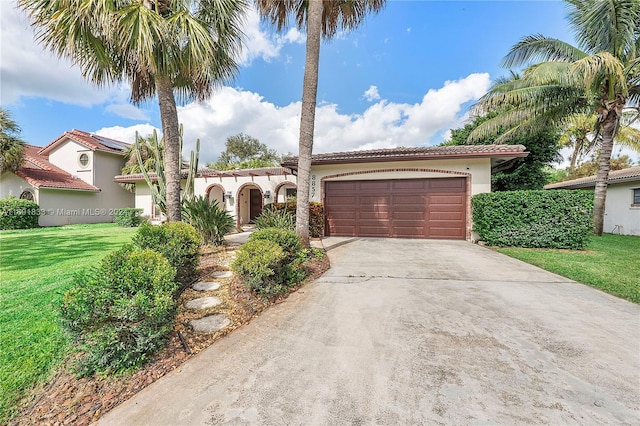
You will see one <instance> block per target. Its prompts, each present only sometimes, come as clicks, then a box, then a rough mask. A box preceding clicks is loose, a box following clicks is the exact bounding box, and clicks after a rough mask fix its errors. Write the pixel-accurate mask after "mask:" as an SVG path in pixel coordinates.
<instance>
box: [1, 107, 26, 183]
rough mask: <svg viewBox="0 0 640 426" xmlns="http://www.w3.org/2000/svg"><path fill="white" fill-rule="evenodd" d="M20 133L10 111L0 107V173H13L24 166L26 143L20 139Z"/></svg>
mask: <svg viewBox="0 0 640 426" xmlns="http://www.w3.org/2000/svg"><path fill="white" fill-rule="evenodd" d="M20 132H21V130H20V126H18V123H16V122H15V121H13V120H12V119H11V114H10V113H9V111H8V110H7V109H5V108H2V107H0V173H3V172H4V171H6V170H9V171H12V172H13V171H15V170H17V169H18V168H19V167H20V166H21V165H22V160H23V159H24V149H25V145H26V143H25V141H23V140H22V139H21V138H20Z"/></svg>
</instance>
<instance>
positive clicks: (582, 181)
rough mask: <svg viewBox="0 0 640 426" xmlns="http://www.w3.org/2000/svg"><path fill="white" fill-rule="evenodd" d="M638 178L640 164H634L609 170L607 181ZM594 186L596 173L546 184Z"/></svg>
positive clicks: (556, 185)
mask: <svg viewBox="0 0 640 426" xmlns="http://www.w3.org/2000/svg"><path fill="white" fill-rule="evenodd" d="M636 180H637V181H640V166H634V167H629V168H627V169H622V170H615V171H613V172H609V180H608V181H607V183H610V184H611V183H617V182H628V181H636ZM592 186H593V187H595V186H596V175H593V176H587V177H583V178H578V179H572V180H566V181H564V182H557V183H551V184H549V185H546V186H545V187H544V189H574V188H589V187H592Z"/></svg>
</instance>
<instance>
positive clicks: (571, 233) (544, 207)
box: [471, 190, 593, 250]
mask: <svg viewBox="0 0 640 426" xmlns="http://www.w3.org/2000/svg"><path fill="white" fill-rule="evenodd" d="M471 205H472V207H473V230H474V231H476V232H477V233H478V235H479V236H480V239H481V240H483V241H485V242H486V243H487V244H489V245H492V246H513V247H538V248H561V249H578V250H581V249H584V248H585V247H586V245H587V244H588V242H589V238H590V236H591V235H592V226H593V216H592V214H593V192H592V191H568V190H558V191H510V192H495V193H484V194H477V195H475V196H474V197H473V198H472V200H471Z"/></svg>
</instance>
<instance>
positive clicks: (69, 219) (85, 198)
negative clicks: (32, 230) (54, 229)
mask: <svg viewBox="0 0 640 426" xmlns="http://www.w3.org/2000/svg"><path fill="white" fill-rule="evenodd" d="M39 201H40V202H39V203H38V204H39V205H40V210H42V211H43V212H44V214H43V215H41V216H40V220H39V224H40V226H60V225H71V224H77V223H105V222H113V208H107V207H103V204H102V203H101V199H100V193H99V192H87V191H70V190H58V189H41V190H40V200H39Z"/></svg>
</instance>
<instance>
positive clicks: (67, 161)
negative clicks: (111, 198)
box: [49, 139, 120, 187]
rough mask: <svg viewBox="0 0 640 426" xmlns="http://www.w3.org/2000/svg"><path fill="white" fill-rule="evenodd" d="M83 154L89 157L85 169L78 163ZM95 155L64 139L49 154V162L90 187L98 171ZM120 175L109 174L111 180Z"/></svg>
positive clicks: (83, 147)
mask: <svg viewBox="0 0 640 426" xmlns="http://www.w3.org/2000/svg"><path fill="white" fill-rule="evenodd" d="M82 153H85V154H87V155H88V156H89V163H88V164H87V165H86V167H82V166H81V165H80V163H79V157H80V154H82ZM94 157H95V153H94V152H93V151H91V150H90V149H88V148H86V147H85V146H82V145H80V144H79V143H77V142H75V141H73V140H71V139H66V140H65V142H63V143H61V144H60V145H58V146H57V147H56V148H55V149H54V150H53V151H51V152H50V153H49V162H50V163H51V164H53V165H55V166H58V167H60V168H61V169H63V170H66V171H67V172H68V173H71V174H72V175H74V176H78V177H79V178H80V179H82V180H83V181H85V182H87V183H88V184H90V185H95V186H98V187H99V185H97V184H95V183H94V182H95V172H96V171H99V169H97V168H96V165H95V164H94V159H95V158H94ZM119 174H120V173H119V172H118V173H116V174H111V175H110V177H111V179H113V177H114V176H116V175H119Z"/></svg>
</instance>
